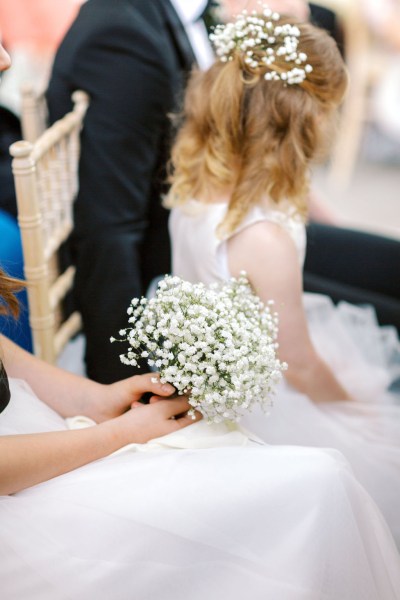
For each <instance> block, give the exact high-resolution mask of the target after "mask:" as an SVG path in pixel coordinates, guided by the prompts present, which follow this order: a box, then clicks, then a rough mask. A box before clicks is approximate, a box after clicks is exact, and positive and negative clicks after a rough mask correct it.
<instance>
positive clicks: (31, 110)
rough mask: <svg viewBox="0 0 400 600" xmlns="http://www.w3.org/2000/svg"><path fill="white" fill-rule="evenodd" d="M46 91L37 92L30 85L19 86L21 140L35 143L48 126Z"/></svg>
mask: <svg viewBox="0 0 400 600" xmlns="http://www.w3.org/2000/svg"><path fill="white" fill-rule="evenodd" d="M45 94H46V90H45V89H42V90H41V91H37V90H36V89H35V87H34V86H33V85H32V84H31V83H25V84H23V85H22V86H21V129H22V139H24V140H26V141H27V142H35V141H36V140H37V139H38V138H39V137H40V136H41V135H42V133H44V132H45V131H46V129H47V126H48V111H47V102H46V95H45Z"/></svg>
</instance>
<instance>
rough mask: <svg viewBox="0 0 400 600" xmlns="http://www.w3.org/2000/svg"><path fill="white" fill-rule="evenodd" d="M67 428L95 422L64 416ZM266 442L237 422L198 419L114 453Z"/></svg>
mask: <svg viewBox="0 0 400 600" xmlns="http://www.w3.org/2000/svg"><path fill="white" fill-rule="evenodd" d="M66 423H67V426H68V428H69V429H83V428H85V427H92V426H93V425H95V424H96V423H95V422H94V421H92V419H89V418H88V417H85V416H76V417H72V418H69V419H66ZM255 444H256V445H265V444H264V442H262V441H261V440H260V439H259V438H258V437H257V436H255V435H253V434H251V433H250V432H248V431H246V430H245V429H244V428H243V427H241V426H240V425H238V424H237V423H230V422H225V423H218V424H215V423H213V424H208V423H207V422H206V421H204V420H203V421H198V422H197V423H193V425H189V426H188V427H185V428H184V429H180V430H179V431H174V432H173V433H169V434H168V435H164V436H162V437H158V438H155V439H153V440H150V441H149V442H147V443H146V444H128V445H127V446H124V447H123V448H120V449H119V450H117V451H116V452H114V453H113V454H120V453H121V452H151V451H155V450H163V449H164V450H167V449H168V450H172V449H176V450H183V449H196V448H197V449H201V448H219V447H225V446H250V445H255Z"/></svg>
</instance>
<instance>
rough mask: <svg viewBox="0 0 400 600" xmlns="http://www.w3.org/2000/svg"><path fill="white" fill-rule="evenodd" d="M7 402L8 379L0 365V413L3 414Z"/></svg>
mask: <svg viewBox="0 0 400 600" xmlns="http://www.w3.org/2000/svg"><path fill="white" fill-rule="evenodd" d="M9 402H10V387H9V385H8V377H7V373H6V372H5V370H4V367H3V365H2V364H1V363H0V413H1V412H3V410H4V409H5V408H6V406H7V405H8V403H9Z"/></svg>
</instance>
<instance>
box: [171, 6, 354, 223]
mask: <svg viewBox="0 0 400 600" xmlns="http://www.w3.org/2000/svg"><path fill="white" fill-rule="evenodd" d="M280 22H281V23H282V24H286V23H290V24H293V25H296V27H298V29H299V30H300V35H299V39H298V52H301V53H305V54H306V55H307V63H308V64H309V65H311V66H312V70H311V72H307V75H306V78H305V79H304V81H301V82H300V83H296V84H287V83H285V82H284V81H282V80H275V79H266V78H265V75H266V73H268V71H270V70H271V68H273V69H274V70H275V71H277V72H279V73H282V72H284V71H285V70H286V71H288V70H289V69H290V68H292V67H293V64H292V65H290V64H288V62H287V61H285V57H284V56H276V60H275V62H274V63H273V67H270V66H268V65H266V64H257V66H252V65H251V64H248V61H246V60H245V58H246V56H245V55H244V53H243V52H241V51H240V50H239V49H236V50H235V51H234V52H232V53H231V56H230V58H229V60H228V61H226V62H223V61H221V60H217V61H216V62H215V63H214V64H213V66H212V67H211V68H210V69H208V70H207V71H205V72H199V71H194V72H193V73H192V76H191V78H190V81H189V84H188V88H187V92H186V96H185V103H184V110H183V114H182V126H181V128H180V130H179V132H178V135H177V138H176V141H175V144H174V146H173V149H172V158H171V167H172V172H171V178H170V179H171V183H172V187H171V190H170V193H169V196H168V199H167V206H169V207H172V206H176V205H178V204H182V203H184V202H186V201H187V200H189V199H191V198H199V199H202V198H206V197H207V195H208V193H209V191H210V190H214V191H215V190H217V191H218V190H226V189H229V190H232V193H231V200H230V203H229V207H228V211H227V215H226V218H225V220H224V222H223V223H222V225H221V227H222V230H221V231H220V233H229V232H231V231H232V230H234V229H235V228H236V227H237V226H238V225H239V224H240V222H241V221H242V220H243V218H244V216H245V215H246V213H247V211H248V210H249V209H250V207H252V206H254V205H256V204H258V203H259V202H260V201H261V200H262V198H268V199H269V200H270V201H271V202H274V203H276V204H278V203H279V202H281V201H282V200H284V199H287V200H289V201H290V202H291V203H293V204H294V205H295V206H296V208H297V209H298V211H299V212H300V213H302V214H304V215H305V214H306V196H307V192H308V185H309V182H308V179H309V176H308V171H309V165H310V162H311V161H315V160H316V159H319V158H321V157H322V156H324V154H325V150H326V143H327V141H328V138H329V133H331V131H332V127H331V125H332V123H333V116H334V114H335V109H336V108H337V106H338V105H339V104H340V102H341V101H342V99H343V96H344V93H345V91H346V88H347V81H348V76H347V70H346V67H345V65H344V62H343V59H342V57H341V55H340V52H339V50H338V48H337V46H336V43H335V41H334V40H333V38H331V37H330V36H329V34H328V33H327V32H326V31H324V30H322V29H319V28H317V27H315V26H313V25H311V24H310V23H300V22H298V20H296V19H295V18H289V17H284V18H280V19H279V20H278V21H277V24H279V23H280Z"/></svg>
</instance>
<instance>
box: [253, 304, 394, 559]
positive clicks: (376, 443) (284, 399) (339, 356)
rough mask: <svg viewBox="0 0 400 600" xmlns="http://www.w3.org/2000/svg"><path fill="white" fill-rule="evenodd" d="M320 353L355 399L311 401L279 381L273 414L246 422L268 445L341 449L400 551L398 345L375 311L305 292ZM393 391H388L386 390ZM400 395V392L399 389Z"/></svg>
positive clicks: (307, 308)
mask: <svg viewBox="0 0 400 600" xmlns="http://www.w3.org/2000/svg"><path fill="white" fill-rule="evenodd" d="M305 307H306V311H307V315H308V322H309V325H310V331H311V334H312V337H313V340H314V343H315V345H316V347H317V348H318V350H319V352H320V355H321V356H322V357H323V358H324V359H325V361H326V362H327V363H328V364H329V365H330V366H331V367H332V369H333V370H334V372H335V373H336V375H337V376H338V378H339V380H340V381H341V382H342V384H343V385H344V386H345V388H346V389H348V390H349V391H350V393H351V394H352V396H353V398H354V401H351V402H343V401H337V402H329V403H325V402H321V403H314V402H311V400H310V399H309V398H308V397H307V396H305V395H303V394H300V393H298V392H296V391H295V390H294V389H293V388H291V387H290V386H289V385H288V384H287V383H286V382H282V385H281V386H280V387H279V389H278V391H277V393H276V396H275V399H274V406H273V408H272V410H271V413H270V415H269V416H268V417H266V416H265V415H263V414H262V413H261V411H255V412H254V413H252V414H250V415H248V416H246V417H245V418H244V419H243V424H244V425H245V426H246V427H247V428H249V429H251V430H252V431H254V433H256V434H257V435H258V436H259V437H260V438H262V439H263V440H264V441H266V442H267V443H269V444H298V445H303V446H318V447H329V448H336V449H337V450H340V452H342V453H343V454H344V456H345V457H346V458H347V459H348V461H349V462H350V464H351V466H352V468H353V471H354V473H355V475H356V477H357V478H358V479H359V481H360V482H361V483H362V485H363V486H364V487H365V488H366V489H367V491H368V492H369V493H370V494H371V496H372V497H373V498H374V500H375V501H376V503H377V504H378V506H379V507H380V509H381V511H382V513H383V515H384V517H385V518H386V520H387V522H388V524H389V527H390V529H391V531H392V533H393V535H394V537H395V539H396V541H397V544H398V546H399V547H400V508H399V507H400V393H399V392H400V385H399V384H400V345H399V340H398V337H397V334H396V332H395V330H394V328H391V327H379V326H378V325H377V322H376V319H375V314H374V311H373V310H372V308H370V307H366V308H360V307H356V306H353V305H350V304H346V303H342V304H340V305H339V306H338V307H335V306H333V304H332V302H331V301H330V300H329V299H328V298H326V297H325V296H320V295H316V294H306V295H305ZM390 389H391V391H389V390H390ZM396 390H397V392H396Z"/></svg>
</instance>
